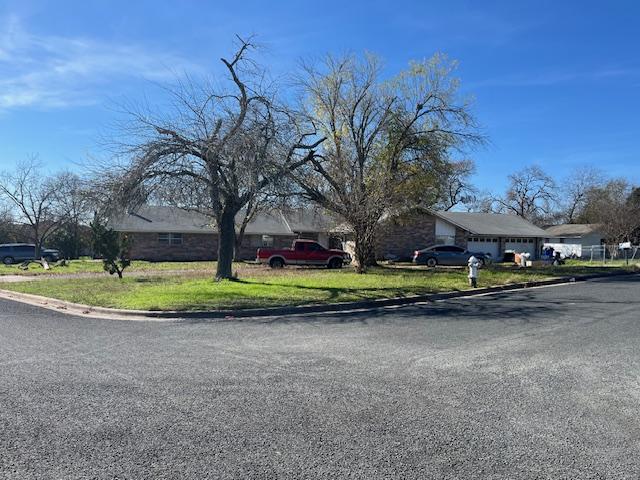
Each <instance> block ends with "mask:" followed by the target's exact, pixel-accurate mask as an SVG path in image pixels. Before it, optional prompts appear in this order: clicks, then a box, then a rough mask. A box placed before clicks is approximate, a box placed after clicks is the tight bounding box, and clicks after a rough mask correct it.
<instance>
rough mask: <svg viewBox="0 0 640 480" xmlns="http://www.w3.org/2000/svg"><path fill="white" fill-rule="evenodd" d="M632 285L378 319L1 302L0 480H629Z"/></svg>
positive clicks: (639, 443)
mask: <svg viewBox="0 0 640 480" xmlns="http://www.w3.org/2000/svg"><path fill="white" fill-rule="evenodd" d="M639 303H640V277H638V276H630V277H625V278H615V279H607V280H597V281H590V282H585V283H578V284H574V285H565V286H558V287H552V288H541V289H531V290H526V291H521V292H517V293H504V294H499V295H492V296H485V297H477V298H473V299H459V300H453V301H447V302H443V303H438V304H434V305H428V306H413V307H403V308H400V309H395V310H390V311H381V312H378V313H371V312H369V313H362V314H355V315H336V316H331V317H327V316H323V317H309V318H289V319H287V318H281V319H263V320H244V321H235V320H234V321H216V322H211V323H208V322H200V321H192V322H182V323H179V322H176V323H153V322H121V321H109V320H88V319H82V318H75V317H71V316H65V315H63V314H57V313H55V312H51V311H47V310H41V309H38V308H34V307H29V306H24V305H21V304H18V303H13V302H7V301H0V478H2V479H21V480H23V479H31V478H34V479H35V478H47V479H68V478H72V479H75V478H78V479H79V478H96V479H116V478H117V479H140V478H167V479H177V478H194V479H195V478H198V479H201V478H265V479H266V478H269V479H273V478H310V479H318V478H363V479H365V478H366V479H377V478H421V479H425V478H464V479H469V478H479V479H480V478H481V479H488V478H505V479H507V478H508V479H514V478H550V479H559V478H580V479H588V478H639V477H640V421H639V419H638V416H639V412H640V313H639Z"/></svg>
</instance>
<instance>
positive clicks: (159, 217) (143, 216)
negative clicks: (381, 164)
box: [109, 205, 329, 235]
mask: <svg viewBox="0 0 640 480" xmlns="http://www.w3.org/2000/svg"><path fill="white" fill-rule="evenodd" d="M328 225H329V221H328V219H327V218H326V217H324V216H322V215H321V214H320V213H319V212H315V211H310V210H309V211H307V210H304V211H303V210H291V211H288V212H281V211H279V210H274V211H271V212H265V213H259V214H257V215H256V216H255V217H254V218H253V220H251V221H250V222H249V224H248V225H247V228H246V229H245V233H246V234H248V235H251V234H260V235H294V234H296V233H297V232H325V231H328V229H329V227H328ZM109 226H110V227H111V228H113V229H114V230H117V231H120V232H137V233H141V232H176V233H177V232H181V233H211V232H213V231H215V229H216V225H215V221H214V220H213V219H212V218H211V217H209V216H207V215H203V214H202V213H198V212H193V211H188V210H183V209H181V208H177V207H168V206H151V205H143V206H141V207H139V208H137V209H136V210H135V211H133V212H129V213H126V214H123V215H119V216H116V217H113V218H112V219H111V220H110V221H109Z"/></svg>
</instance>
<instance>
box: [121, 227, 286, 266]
mask: <svg viewBox="0 0 640 480" xmlns="http://www.w3.org/2000/svg"><path fill="white" fill-rule="evenodd" d="M127 235H128V236H129V241H130V243H131V258H132V259H134V260H150V261H191V260H215V259H216V258H217V256H218V236H217V235H216V234H215V233H183V234H182V245H167V244H161V243H160V242H159V241H158V234H157V233H128V234H127ZM295 238H296V237H295V236H288V235H277V236H273V248H288V247H291V242H293V240H294V239H295ZM260 247H262V235H245V236H244V238H243V239H242V245H241V247H240V251H239V252H238V255H237V258H238V260H255V258H256V250H257V249H258V248H260Z"/></svg>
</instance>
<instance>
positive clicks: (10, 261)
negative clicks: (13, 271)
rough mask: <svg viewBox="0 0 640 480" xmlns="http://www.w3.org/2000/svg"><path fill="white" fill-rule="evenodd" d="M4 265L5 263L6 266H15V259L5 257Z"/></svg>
mask: <svg viewBox="0 0 640 480" xmlns="http://www.w3.org/2000/svg"><path fill="white" fill-rule="evenodd" d="M2 263H4V264H5V265H12V264H13V257H4V258H3V259H2Z"/></svg>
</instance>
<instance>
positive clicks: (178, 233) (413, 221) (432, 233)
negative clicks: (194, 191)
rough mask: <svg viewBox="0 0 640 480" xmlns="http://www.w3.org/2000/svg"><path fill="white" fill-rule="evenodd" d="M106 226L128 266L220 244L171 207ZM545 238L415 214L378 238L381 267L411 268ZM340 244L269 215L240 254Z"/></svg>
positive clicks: (326, 223) (519, 228)
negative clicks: (429, 251)
mask: <svg viewBox="0 0 640 480" xmlns="http://www.w3.org/2000/svg"><path fill="white" fill-rule="evenodd" d="M110 226H111V227H112V228H113V229H114V230H117V231H120V232H124V233H127V234H128V236H129V239H130V241H131V258H133V259H139V260H152V261H161V260H185V261H189V260H214V259H215V258H216V254H217V248H218V240H217V234H216V231H215V225H213V224H212V220H211V219H210V218H208V217H206V216H204V215H201V214H199V213H195V212H189V211H185V210H181V209H178V208H174V207H159V206H143V207H140V208H139V209H137V210H136V211H135V212H129V213H127V214H126V215H122V216H120V217H118V218H114V219H112V221H111V222H110ZM548 236H549V233H548V232H546V231H545V230H542V229H541V228H538V227H536V226H535V225H533V224H531V223H529V222H527V221H526V220H524V219H523V218H521V217H517V216H515V215H506V214H496V213H469V212H435V211H430V210H427V209H420V208H416V209H413V210H410V211H407V212H404V213H402V214H398V215H393V216H387V217H385V218H384V219H383V220H381V222H380V228H379V230H378V235H377V237H376V256H377V258H378V259H381V260H383V259H390V260H409V259H411V257H412V255H413V252H414V251H415V250H417V249H420V248H425V247H428V246H431V245H458V246H461V247H465V248H468V249H469V250H471V251H479V252H485V253H490V254H491V255H492V257H493V258H494V259H501V258H502V257H503V255H504V252H505V251H506V250H514V251H516V252H529V253H530V254H531V255H532V257H533V258H537V257H538V256H539V253H540V250H541V247H542V243H543V241H544V238H545V237H548ZM337 237H341V238H342V240H344V241H345V248H346V249H347V250H350V249H352V247H353V245H352V242H350V241H349V240H350V234H349V232H348V231H345V230H344V229H342V231H340V229H339V228H337V227H336V226H335V223H334V222H332V221H331V220H330V218H329V217H327V216H325V215H322V214H320V213H319V212H317V211H315V210H292V211H286V212H285V211H272V212H269V213H263V214H260V215H257V216H256V218H254V219H253V220H252V221H251V222H250V223H249V224H248V225H247V228H246V230H245V235H244V239H243V242H242V245H241V247H240V251H239V252H238V254H237V258H238V259H241V260H252V259H255V256H256V250H257V249H258V248H260V247H273V248H286V247H289V246H290V245H291V242H292V241H293V240H294V239H296V238H309V239H313V240H317V241H318V242H319V243H320V244H322V245H324V246H325V247H332V248H335V247H338V248H340V247H341V245H339V243H338V244H337V243H336V239H337Z"/></svg>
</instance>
